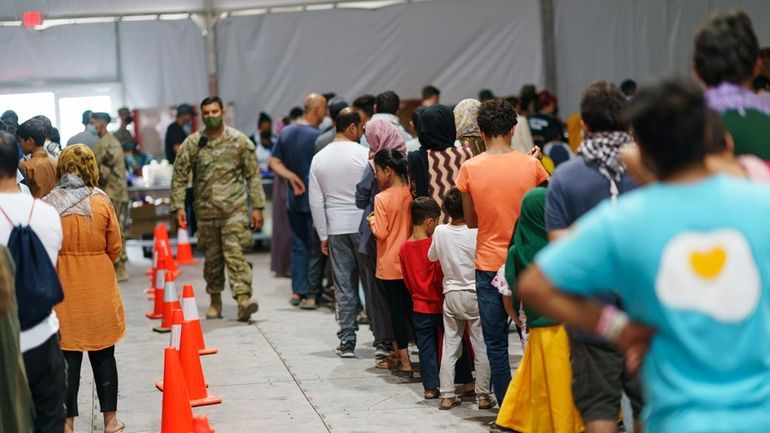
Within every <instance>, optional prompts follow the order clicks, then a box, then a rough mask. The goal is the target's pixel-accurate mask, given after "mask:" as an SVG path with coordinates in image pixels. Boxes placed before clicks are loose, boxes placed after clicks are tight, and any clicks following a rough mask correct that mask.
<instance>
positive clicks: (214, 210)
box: [171, 126, 265, 219]
mask: <svg viewBox="0 0 770 433" xmlns="http://www.w3.org/2000/svg"><path fill="white" fill-rule="evenodd" d="M200 137H201V133H200V132H196V133H194V134H191V135H190V136H189V137H187V139H185V141H184V143H182V147H181V148H180V149H179V154H178V155H177V157H176V161H174V175H173V177H172V179H171V206H172V208H173V209H174V210H177V209H184V198H185V190H186V188H187V179H188V178H189V174H190V172H192V175H193V190H194V193H195V214H196V217H198V218H199V219H217V218H226V217H229V216H230V215H233V214H234V213H236V212H246V208H247V206H246V205H247V201H246V194H247V191H248V195H249V197H250V198H251V203H252V206H253V207H254V208H255V209H262V208H264V207H265V191H264V190H263V189H262V176H261V175H260V174H259V163H258V161H257V157H256V154H255V148H254V143H252V142H251V140H249V138H248V137H246V135H244V134H243V133H242V132H240V131H238V130H237V129H234V128H231V127H229V126H226V127H225V131H224V132H223V133H222V135H220V136H219V137H217V138H212V139H209V140H208V142H207V143H206V145H205V146H203V147H201V146H199V143H200ZM244 182H245V183H246V188H244Z"/></svg>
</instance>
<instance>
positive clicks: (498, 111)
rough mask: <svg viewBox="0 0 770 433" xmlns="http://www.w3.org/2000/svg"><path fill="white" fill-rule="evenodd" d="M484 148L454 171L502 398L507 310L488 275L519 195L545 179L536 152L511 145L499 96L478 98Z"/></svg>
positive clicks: (508, 118)
mask: <svg viewBox="0 0 770 433" xmlns="http://www.w3.org/2000/svg"><path fill="white" fill-rule="evenodd" d="M476 121H477V123H478V125H479V131H481V138H483V139H484V141H485V143H486V145H487V150H486V151H484V152H483V153H481V154H479V155H478V156H476V157H475V158H473V159H469V160H468V161H465V162H464V163H463V165H462V166H461V167H460V174H459V175H458V176H457V188H458V189H459V190H460V191H461V192H462V201H463V211H464V212H463V213H464V215H465V220H466V223H467V224H468V227H469V228H478V229H479V233H478V241H477V244H476V290H477V296H478V301H479V315H480V317H481V329H482V332H483V334H484V342H485V343H486V345H487V356H488V357H489V365H490V369H491V373H492V388H493V389H494V392H495V397H496V398H497V401H503V398H504V397H505V392H506V390H507V389H508V383H509V382H510V381H511V365H510V362H509V360H508V315H507V314H506V312H505V307H504V306H503V300H502V297H501V295H500V293H499V292H498V291H497V289H496V288H495V287H494V286H492V279H493V278H494V276H495V273H496V272H497V270H498V269H500V267H501V266H502V265H503V264H504V263H505V259H506V254H507V252H508V243H509V242H510V240H511V236H512V235H513V227H514V225H515V224H516V220H517V219H518V218H519V211H520V209H521V199H522V197H523V196H524V194H525V193H526V192H527V191H529V190H530V189H532V188H534V187H536V186H538V185H540V184H541V183H543V182H545V181H546V180H548V172H546V171H545V169H544V168H543V166H542V165H541V164H540V161H538V160H537V159H536V158H533V157H532V156H530V155H527V154H525V153H522V152H518V151H514V150H513V149H511V145H510V143H511V136H512V135H513V131H514V127H515V126H516V113H515V112H514V109H513V106H511V104H509V103H508V102H507V101H505V100H503V99H491V100H488V101H484V102H482V103H481V106H480V107H479V114H478V118H477V120H476Z"/></svg>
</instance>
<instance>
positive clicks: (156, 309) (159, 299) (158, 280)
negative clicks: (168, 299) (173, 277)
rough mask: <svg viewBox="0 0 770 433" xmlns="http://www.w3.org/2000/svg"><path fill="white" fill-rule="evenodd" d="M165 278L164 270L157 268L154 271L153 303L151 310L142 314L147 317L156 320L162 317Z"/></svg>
mask: <svg viewBox="0 0 770 433" xmlns="http://www.w3.org/2000/svg"><path fill="white" fill-rule="evenodd" d="M161 264H162V263H161ZM165 280H166V270H165V269H162V268H159V269H158V270H157V272H155V284H154V286H155V288H154V291H155V303H154V305H153V311H151V312H148V313H145V314H144V315H145V316H146V317H147V318H148V319H153V320H156V319H162V318H163V298H164V295H163V292H164V290H163V284H165V283H164V281H165Z"/></svg>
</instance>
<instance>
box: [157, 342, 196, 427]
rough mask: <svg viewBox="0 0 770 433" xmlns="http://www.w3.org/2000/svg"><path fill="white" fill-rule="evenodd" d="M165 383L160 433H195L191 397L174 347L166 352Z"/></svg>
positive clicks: (168, 348) (164, 362) (164, 364)
mask: <svg viewBox="0 0 770 433" xmlns="http://www.w3.org/2000/svg"><path fill="white" fill-rule="evenodd" d="M163 381H164V382H165V383H166V384H167V385H168V389H166V392H164V393H163V409H162V414H161V419H160V433H195V431H194V426H195V423H194V422H193V414H192V407H191V406H190V397H189V395H188V394H187V386H186V385H185V383H184V377H183V376H182V366H181V365H180V363H179V355H178V353H177V351H176V349H174V348H173V347H167V348H166V350H165V352H164V361H163Z"/></svg>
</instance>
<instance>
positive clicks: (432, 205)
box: [409, 197, 441, 226]
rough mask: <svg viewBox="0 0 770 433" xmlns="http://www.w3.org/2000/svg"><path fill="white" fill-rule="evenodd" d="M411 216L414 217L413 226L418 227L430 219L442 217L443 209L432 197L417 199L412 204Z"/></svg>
mask: <svg viewBox="0 0 770 433" xmlns="http://www.w3.org/2000/svg"><path fill="white" fill-rule="evenodd" d="M409 214H410V216H411V217H412V225H415V226H418V225H420V224H422V223H424V222H425V220H426V219H428V218H438V217H440V216H441V208H440V207H439V206H438V203H436V200H433V199H432V198H430V197H417V198H416V199H414V201H413V202H412V206H411V207H410V209H409Z"/></svg>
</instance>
